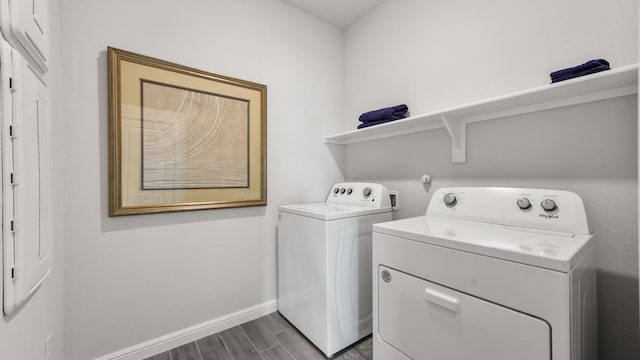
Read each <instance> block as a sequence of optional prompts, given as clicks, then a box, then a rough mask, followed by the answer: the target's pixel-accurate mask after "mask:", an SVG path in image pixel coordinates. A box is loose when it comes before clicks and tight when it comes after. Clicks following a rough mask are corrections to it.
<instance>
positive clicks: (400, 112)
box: [358, 104, 409, 128]
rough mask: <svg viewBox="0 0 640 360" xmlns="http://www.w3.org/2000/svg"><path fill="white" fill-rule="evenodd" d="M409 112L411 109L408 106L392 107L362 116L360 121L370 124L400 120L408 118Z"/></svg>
mask: <svg viewBox="0 0 640 360" xmlns="http://www.w3.org/2000/svg"><path fill="white" fill-rule="evenodd" d="M407 111H409V108H408V107H407V105H405V104H401V105H396V106H391V107H388V108H384V109H378V110H374V111H369V112H366V113H364V114H362V115H360V117H359V118H358V120H360V121H362V122H363V123H370V122H374V121H381V120H387V121H391V120H398V119H402V118H404V117H406V116H407ZM358 128H360V127H358Z"/></svg>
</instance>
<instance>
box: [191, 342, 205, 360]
mask: <svg viewBox="0 0 640 360" xmlns="http://www.w3.org/2000/svg"><path fill="white" fill-rule="evenodd" d="M193 343H194V344H196V350H198V355H199V356H200V360H204V358H203V357H202V353H201V352H200V346H198V341H197V340H196V341H194V342H193Z"/></svg>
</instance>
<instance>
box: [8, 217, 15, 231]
mask: <svg viewBox="0 0 640 360" xmlns="http://www.w3.org/2000/svg"><path fill="white" fill-rule="evenodd" d="M9 229H10V230H11V232H16V222H15V221H14V220H11V221H9Z"/></svg>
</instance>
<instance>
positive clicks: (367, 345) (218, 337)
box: [146, 312, 373, 360]
mask: <svg viewBox="0 0 640 360" xmlns="http://www.w3.org/2000/svg"><path fill="white" fill-rule="evenodd" d="M324 359H326V358H325V356H324V355H323V354H322V352H320V350H318V349H317V348H316V347H315V346H313V345H312V344H311V343H310V342H309V340H307V339H306V338H305V337H304V336H302V335H301V334H300V333H299V332H298V331H297V330H296V329H295V328H293V327H291V325H289V323H288V322H287V321H286V320H284V319H283V318H282V317H281V316H280V314H278V313H277V312H276V313H271V314H269V315H266V316H263V317H261V318H259V319H256V320H253V321H249V322H247V323H244V324H242V325H238V326H236V327H233V328H231V329H228V330H225V331H222V332H220V333H217V334H213V335H210V336H207V337H205V338H202V339H200V340H196V341H194V342H192V343H188V344H186V345H182V346H180V347H177V348H175V349H171V350H170V351H167V352H164V353H161V354H158V355H155V356H152V357H150V358H147V359H146V360H324ZM334 359H336V360H372V359H373V347H372V343H371V337H368V338H366V339H365V340H364V341H361V342H359V343H357V344H356V345H354V346H352V347H350V348H348V349H347V350H345V351H343V352H342V353H340V354H338V355H336V356H334Z"/></svg>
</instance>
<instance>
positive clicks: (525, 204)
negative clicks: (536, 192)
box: [518, 198, 531, 210]
mask: <svg viewBox="0 0 640 360" xmlns="http://www.w3.org/2000/svg"><path fill="white" fill-rule="evenodd" d="M518 207H519V208H520V209H522V210H527V209H528V208H530V207H531V201H529V199H527V198H520V199H518Z"/></svg>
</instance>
